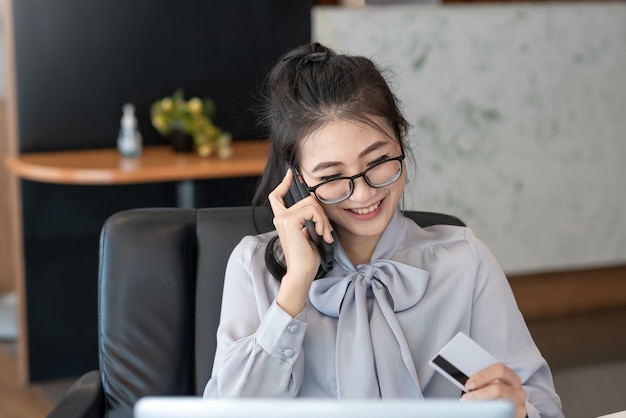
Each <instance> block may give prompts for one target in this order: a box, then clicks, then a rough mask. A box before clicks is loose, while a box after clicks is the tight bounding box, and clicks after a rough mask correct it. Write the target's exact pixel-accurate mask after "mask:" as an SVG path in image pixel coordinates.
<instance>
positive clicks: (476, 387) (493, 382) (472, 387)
mask: <svg viewBox="0 0 626 418" xmlns="http://www.w3.org/2000/svg"><path fill="white" fill-rule="evenodd" d="M465 387H466V388H467V389H468V390H469V392H467V393H466V394H464V395H463V396H462V397H461V399H462V400H488V399H505V400H507V401H509V402H511V403H513V406H514V407H515V417H516V418H524V417H525V416H526V399H527V397H528V395H527V394H526V391H525V390H524V388H523V387H522V379H520V377H519V376H518V375H517V374H515V372H514V371H513V370H511V369H510V368H509V367H507V366H505V365H504V364H502V363H498V364H494V365H493V366H490V367H487V368H486V369H484V370H482V371H480V372H478V373H476V374H475V375H473V376H472V377H470V378H469V380H468V381H467V382H466V383H465Z"/></svg>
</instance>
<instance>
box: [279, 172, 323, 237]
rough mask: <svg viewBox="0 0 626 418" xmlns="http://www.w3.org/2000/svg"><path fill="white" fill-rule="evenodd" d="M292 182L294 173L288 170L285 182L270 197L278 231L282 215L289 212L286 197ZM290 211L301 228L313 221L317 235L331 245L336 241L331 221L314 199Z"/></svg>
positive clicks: (301, 203) (307, 199)
mask: <svg viewBox="0 0 626 418" xmlns="http://www.w3.org/2000/svg"><path fill="white" fill-rule="evenodd" d="M292 182H293V172H292V171H291V169H289V170H287V173H286V174H285V177H283V180H282V181H281V182H280V183H279V184H278V186H276V188H275V189H274V190H273V191H272V192H271V193H270V194H269V196H268V200H269V203H270V206H271V208H272V212H273V213H274V225H275V226H276V228H277V229H278V225H277V223H282V222H284V220H283V216H282V215H283V214H285V212H286V211H287V208H286V206H285V200H284V197H285V195H286V194H287V193H288V191H289V187H290V186H291V183H292ZM290 210H291V213H292V214H293V215H294V216H296V218H297V219H298V221H297V222H298V223H299V227H300V228H303V227H304V221H308V220H310V221H313V223H314V225H315V232H316V233H317V235H320V236H322V237H323V238H324V241H326V242H328V243H329V244H330V243H332V242H333V241H334V238H333V235H332V226H331V225H330V221H329V220H328V218H327V216H326V213H325V212H324V209H323V208H322V206H321V205H320V204H319V202H317V200H316V199H315V198H314V197H308V198H306V199H303V200H301V201H300V202H296V204H295V205H293V206H292V208H290ZM292 219H293V218H292Z"/></svg>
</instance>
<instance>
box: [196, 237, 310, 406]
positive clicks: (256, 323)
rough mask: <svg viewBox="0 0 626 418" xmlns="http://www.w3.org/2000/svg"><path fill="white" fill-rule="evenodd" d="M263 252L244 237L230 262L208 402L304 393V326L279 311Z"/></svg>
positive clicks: (209, 384)
mask: <svg viewBox="0 0 626 418" xmlns="http://www.w3.org/2000/svg"><path fill="white" fill-rule="evenodd" d="M263 248H264V246H263V245H261V244H260V242H259V239H258V238H255V237H245V238H244V239H243V240H242V241H241V243H239V245H238V246H237V247H236V248H235V249H234V250H233V253H232V254H231V257H230V259H229V261H228V264H227V267H226V275H225V280H224V291H223V296H222V307H221V316H220V325H219V327H218V331H217V349H216V353H215V359H214V363H213V372H212V376H211V379H210V380H209V382H208V383H207V385H206V387H205V390H204V397H207V398H231V397H273V398H274V397H295V396H296V395H297V394H298V391H299V389H300V385H301V383H302V378H303V375H304V359H303V356H302V355H301V353H302V341H303V339H304V333H305V331H306V323H304V322H303V321H302V320H301V318H300V317H296V318H292V317H291V316H290V315H289V314H287V313H286V312H285V311H283V310H282V309H281V308H280V307H279V306H278V305H276V302H275V294H276V291H277V289H278V281H276V279H273V278H271V277H269V274H268V273H267V269H266V267H265V262H264V257H263V254H262V253H263ZM269 280H273V281H274V283H271V282H269ZM301 315H302V314H301Z"/></svg>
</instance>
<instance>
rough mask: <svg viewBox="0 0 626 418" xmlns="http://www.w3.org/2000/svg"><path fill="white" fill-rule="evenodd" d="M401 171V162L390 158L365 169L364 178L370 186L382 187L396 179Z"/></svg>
mask: <svg viewBox="0 0 626 418" xmlns="http://www.w3.org/2000/svg"><path fill="white" fill-rule="evenodd" d="M401 173H402V162H401V161H398V160H391V161H386V162H384V163H382V164H379V165H377V166H374V167H372V168H370V169H369V170H367V172H366V173H365V178H366V179H367V182H368V183H369V184H370V186H372V187H384V186H387V185H389V184H391V183H393V182H394V181H396V180H398V178H400V174H401Z"/></svg>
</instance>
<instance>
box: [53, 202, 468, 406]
mask: <svg viewBox="0 0 626 418" xmlns="http://www.w3.org/2000/svg"><path fill="white" fill-rule="evenodd" d="M405 213H406V215H407V216H409V217H410V218H412V219H413V220H414V221H416V222H417V223H418V224H419V225H421V226H423V227H426V226H429V225H433V224H453V225H461V226H462V225H464V224H463V222H462V221H460V220H459V219H457V218H455V217H453V216H449V215H444V214H437V213H429V212H405ZM253 215H254V216H253ZM272 229H273V224H272V216H271V213H270V212H269V211H268V210H265V209H258V208H257V209H255V210H253V209H252V208H250V207H237V208H208V209H133V210H127V211H123V212H119V213H117V214H115V215H113V216H111V217H110V218H109V219H108V220H107V221H106V222H105V224H104V226H103V229H102V233H101V236H100V265H99V292H98V293H99V294H98V332H99V344H98V345H99V346H98V350H99V370H94V371H91V372H88V373H86V374H85V375H83V376H82V377H81V378H80V379H79V380H78V381H77V382H76V383H75V384H74V385H73V386H72V388H70V390H69V391H68V392H67V394H66V395H65V396H64V397H63V399H61V401H60V402H59V403H58V404H57V405H56V406H55V408H54V409H53V410H52V412H51V413H50V414H49V415H48V416H49V417H51V418H52V417H55V418H56V417H63V418H74V417H110V418H118V417H131V416H132V407H133V405H134V403H135V402H136V401H137V400H138V399H139V398H141V397H143V396H148V395H150V396H179V395H180V396H190V395H192V396H193V395H201V394H202V392H203V390H204V386H205V385H206V383H207V381H208V380H209V378H210V375H211V368H212V366H213V355H214V353H215V346H216V340H215V333H216V330H217V325H218V322H219V315H220V305H221V297H222V284H223V278H224V271H225V267H226V262H227V259H228V256H229V254H230V253H231V251H232V249H233V248H234V247H235V245H236V244H237V243H238V242H239V241H240V240H241V238H242V237H243V236H244V235H248V234H257V233H259V232H266V231H269V230H272Z"/></svg>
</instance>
